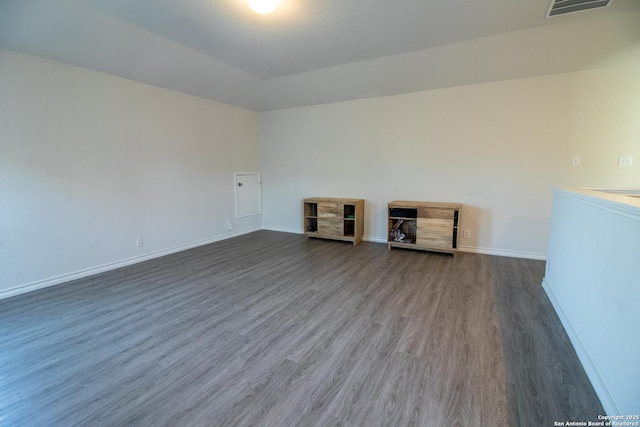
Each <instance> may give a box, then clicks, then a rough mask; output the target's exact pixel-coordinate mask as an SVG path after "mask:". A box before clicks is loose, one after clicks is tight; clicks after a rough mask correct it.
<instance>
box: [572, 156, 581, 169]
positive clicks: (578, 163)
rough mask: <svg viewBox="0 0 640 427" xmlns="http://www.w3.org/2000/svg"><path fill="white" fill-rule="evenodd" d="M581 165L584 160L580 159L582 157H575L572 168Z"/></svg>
mask: <svg viewBox="0 0 640 427" xmlns="http://www.w3.org/2000/svg"><path fill="white" fill-rule="evenodd" d="M581 163H582V159H581V158H580V156H573V157H572V158H571V166H574V167H575V166H580V164H581Z"/></svg>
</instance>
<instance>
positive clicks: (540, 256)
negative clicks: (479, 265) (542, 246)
mask: <svg viewBox="0 0 640 427" xmlns="http://www.w3.org/2000/svg"><path fill="white" fill-rule="evenodd" d="M458 250H459V251H460V252H469V253H473V254H482V255H495V256H506V257H511V258H526V259H537V260H542V261H545V260H546V259H547V254H546V253H540V252H522V251H510V250H504V249H490V248H480V247H477V246H465V245H461V246H458Z"/></svg>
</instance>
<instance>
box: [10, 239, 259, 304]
mask: <svg viewBox="0 0 640 427" xmlns="http://www.w3.org/2000/svg"><path fill="white" fill-rule="evenodd" d="M258 230H260V228H252V229H248V230H240V231H236V232H233V233H225V234H224V235H220V236H215V237H210V238H208V239H203V240H198V241H196V242H191V243H187V244H184V245H178V246H174V247H172V248H168V249H163V250H161V251H157V252H152V253H149V254H144V255H140V256H136V257H132V258H127V259H124V260H120V261H115V262H111V263H108V264H103V265H99V266H97V267H91V268H87V269H84V270H79V271H75V272H73V273H67V274H62V275H60V276H55V277H51V278H49V279H44V280H38V281H35V282H31V283H26V284H24V285H19V286H16V287H13V288H9V289H4V290H0V299H5V298H10V297H13V296H16V295H20V294H24V293H27V292H32V291H35V290H38V289H42V288H48V287H49V286H55V285H60V284H62V283H66V282H70V281H72V280H76V279H82V278H84V277H89V276H93V275H95V274H98V273H103V272H105V271H109V270H115V269H117V268H122V267H127V266H129V265H133V264H137V263H139V262H144V261H148V260H150V259H154V258H159V257H162V256H165V255H170V254H173V253H176V252H181V251H185V250H187V249H192V248H196V247H198V246H203V245H208V244H210V243H215V242H219V241H221V240H226V239H230V238H232V237H237V236H241V235H243V234H248V233H252V232H254V231H258Z"/></svg>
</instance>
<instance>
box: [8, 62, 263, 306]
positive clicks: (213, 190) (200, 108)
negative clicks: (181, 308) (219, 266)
mask: <svg viewBox="0 0 640 427" xmlns="http://www.w3.org/2000/svg"><path fill="white" fill-rule="evenodd" d="M0 129H2V131H1V132H0V294H4V296H6V295H9V294H12V293H17V292H19V291H24V290H28V289H33V288H37V287H39V286H44V285H47V284H53V283H57V282H61V281H64V280H67V279H69V278H73V277H76V276H77V275H82V274H88V273H90V272H96V271H99V270H100V269H101V268H110V267H113V266H116V265H122V263H127V262H131V261H136V260H140V259H144V258H145V257H149V256H154V255H158V254H159V253H165V252H170V251H172V250H177V249H180V248H184V247H188V246H190V245H194V244H198V243H203V242H206V241H212V240H216V239H219V238H224V237H228V236H230V235H231V233H230V232H228V231H227V230H226V227H225V223H226V220H227V219H233V216H234V203H233V172H234V171H247V170H259V157H258V146H257V132H258V118H257V113H255V112H252V111H249V110H245V109H242V108H238V107H232V106H229V105H225V104H220V103H216V102H213V101H209V100H206V99H203V98H198V97H194V96H190V95H185V94H181V93H178V92H174V91H170V90H166V89H160V88H157V87H154V86H149V85H145V84H141V83H136V82H134V81H131V80H126V79H123V78H120V77H115V76H111V75H107V74H104V73H99V72H95V71H90V70H87V69H83V68H78V67H74V66H68V65H63V64H61V63H57V62H52V61H48V60H43V59H38V58H35V57H31V56H27V55H22V54H18V53H14V52H11V51H6V50H0ZM234 221H235V225H236V227H235V228H234V232H236V231H237V232H243V231H245V232H246V231H248V230H253V229H258V228H259V227H260V225H261V218H260V216H253V217H248V218H243V219H241V220H234ZM137 237H142V238H143V239H144V246H143V247H142V248H140V249H137V248H136V245H135V239H136V238H137ZM74 273H78V274H74ZM17 287H21V288H20V289H16V288H17Z"/></svg>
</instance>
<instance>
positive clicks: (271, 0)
mask: <svg viewBox="0 0 640 427" xmlns="http://www.w3.org/2000/svg"><path fill="white" fill-rule="evenodd" d="M249 7H250V8H251V9H253V10H254V11H255V12H257V13H260V14H262V15H266V14H267V13H271V12H273V10H274V9H275V8H276V0H249Z"/></svg>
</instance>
